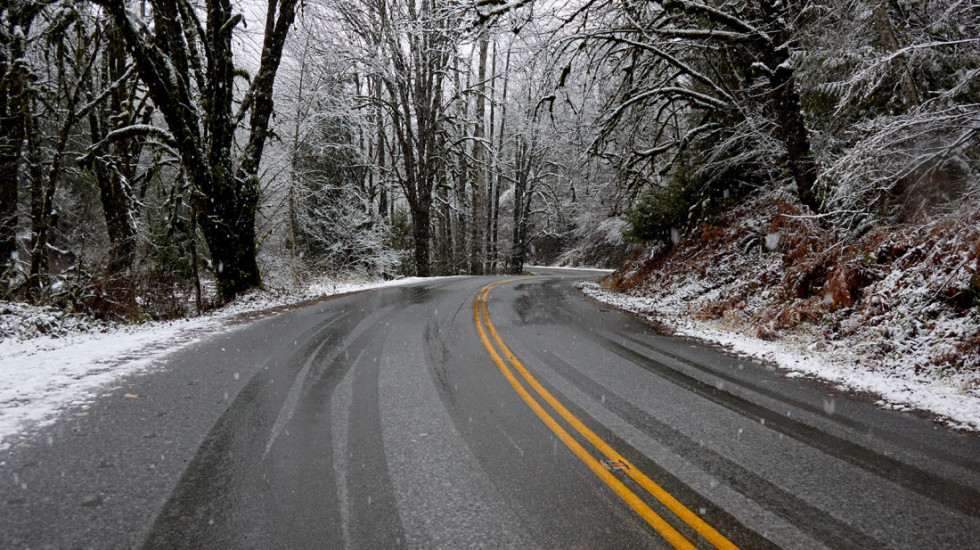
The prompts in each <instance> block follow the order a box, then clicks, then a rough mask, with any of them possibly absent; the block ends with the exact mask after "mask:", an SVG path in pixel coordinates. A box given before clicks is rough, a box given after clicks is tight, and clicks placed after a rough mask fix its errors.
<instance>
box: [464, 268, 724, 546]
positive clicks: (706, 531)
mask: <svg viewBox="0 0 980 550" xmlns="http://www.w3.org/2000/svg"><path fill="white" fill-rule="evenodd" d="M514 280H516V279H507V280H504V281H498V282H496V283H492V284H489V285H487V286H485V287H483V288H482V289H481V290H480V292H478V293H477V296H476V298H475V299H474V300H473V322H474V324H475V325H476V328H477V331H478V332H479V334H480V338H481V339H482V340H483V345H484V347H485V348H486V349H487V351H488V352H489V353H490V356H491V357H492V358H493V359H494V362H495V363H497V367H498V368H499V369H500V370H501V372H503V373H504V376H505V377H507V379H508V381H510V383H511V385H512V386H514V388H515V390H517V392H518V393H519V394H521V397H522V398H524V401H525V402H527V403H528V405H530V406H531V408H532V409H535V412H536V413H538V416H539V417H541V419H542V420H543V421H544V422H545V424H548V426H549V428H551V429H552V431H554V432H555V433H556V434H557V435H558V436H559V438H561V439H562V441H563V442H565V444H566V445H568V446H569V447H570V448H572V450H573V451H574V452H575V454H576V455H578V456H579V458H580V459H581V460H582V461H583V462H585V463H586V464H587V465H589V467H590V468H591V469H592V470H593V471H594V472H596V475H598V476H599V477H600V478H602V479H603V481H606V483H607V484H609V485H610V487H612V488H613V490H615V491H616V493H617V494H619V496H620V497H622V498H623V500H625V501H626V502H627V503H629V504H630V506H631V507H632V508H633V509H634V510H636V512H637V513H639V514H640V515H641V516H642V517H643V518H644V519H645V520H646V521H647V522H648V523H649V524H650V525H651V526H652V527H653V528H654V529H656V530H657V532H659V533H660V534H661V535H662V536H663V537H664V538H665V539H667V541H668V542H670V543H671V544H673V545H674V546H675V547H676V548H693V546H691V545H690V543H689V542H688V541H687V540H685V539H684V538H683V537H682V536H681V535H680V533H678V532H677V531H676V530H674V529H673V527H671V526H670V525H669V524H667V523H666V522H665V521H664V520H663V519H662V518H661V517H660V516H658V515H657V514H656V513H655V512H654V511H653V510H651V509H650V508H649V507H648V506H646V504H644V503H643V502H642V501H641V500H639V498H638V497H637V496H636V495H635V494H633V492H632V491H630V490H629V489H628V488H627V487H626V486H625V485H622V483H620V482H619V480H618V479H616V478H615V477H614V476H612V474H610V473H609V471H608V470H607V469H606V468H605V467H603V466H602V465H601V464H599V463H598V461H596V460H595V459H594V458H593V457H592V456H591V455H589V454H588V452H587V451H585V449H584V448H582V447H581V446H580V445H579V444H578V442H577V441H575V440H574V439H571V443H569V442H568V441H565V439H564V438H563V437H562V435H561V433H559V432H558V431H556V428H557V430H561V432H562V433H564V434H565V435H566V436H567V437H569V438H571V436H570V435H569V434H568V433H567V432H566V431H565V430H564V429H563V428H561V426H560V425H558V424H557V422H556V421H555V420H554V419H553V418H552V417H551V416H550V415H549V414H548V413H547V412H546V411H545V410H544V408H543V407H541V405H540V404H538V403H537V401H536V400H535V399H534V397H533V396H531V395H530V394H529V393H528V392H527V390H525V389H524V387H523V385H522V384H521V383H520V381H518V380H517V378H516V377H514V375H513V373H511V371H510V369H509V368H507V366H506V365H505V364H503V360H502V359H501V358H500V355H499V354H497V351H496V350H495V349H494V348H493V345H492V344H490V341H489V339H488V338H487V337H486V332H485V331H484V328H483V326H482V324H481V323H480V321H481V319H480V317H481V315H480V314H482V321H483V323H485V324H486V327H487V330H488V331H489V332H490V335H491V336H492V338H493V341H494V342H495V343H496V344H497V347H499V348H500V350H501V351H502V352H503V354H504V355H505V356H506V357H507V360H508V361H509V362H510V364H511V365H512V366H513V367H514V369H516V370H517V371H518V372H519V373H520V374H521V376H522V377H523V378H524V380H526V381H527V383H528V384H529V385H530V386H531V387H532V388H533V389H534V391H535V392H536V393H537V394H538V395H539V396H541V397H542V398H543V399H544V400H545V401H546V402H547V403H548V404H549V405H551V407H552V408H553V409H554V410H555V412H557V413H558V414H559V415H560V416H561V417H562V418H564V419H565V421H566V422H568V423H569V424H570V425H571V426H572V427H573V428H575V430H576V431H578V432H579V433H580V434H581V435H582V436H583V437H584V438H585V439H586V440H588V441H589V442H590V443H591V444H592V445H593V446H595V448H596V449H598V450H599V451H600V452H602V454H604V455H606V457H607V458H608V459H609V460H610V461H612V462H614V463H617V464H619V465H621V466H624V470H625V472H626V473H627V475H629V476H630V477H631V478H632V479H633V480H634V481H635V482H636V483H637V484H639V485H640V486H641V487H643V488H644V489H645V490H646V491H647V492H649V493H650V494H651V495H653V497H654V498H656V499H657V500H659V501H660V502H661V503H663V504H664V505H665V506H666V507H667V508H668V509H669V510H670V511H671V512H673V513H674V514H675V515H677V517H679V518H680V519H681V520H682V521H684V522H685V523H686V524H687V525H689V526H690V527H691V528H693V529H694V530H695V531H697V532H698V533H699V534H700V535H701V536H702V537H704V538H705V540H707V541H708V542H710V543H711V544H712V545H714V546H715V547H716V548H719V549H724V550H737V547H736V546H735V545H734V544H732V543H731V542H730V541H729V540H728V539H726V538H725V537H724V536H722V535H721V534H720V533H718V531H716V530H715V529H714V528H713V527H711V526H710V525H708V524H707V523H706V522H705V521H704V520H702V519H701V518H700V517H699V516H698V515H697V514H695V513H694V512H691V511H690V510H689V509H688V508H687V507H686V506H684V505H683V504H681V503H680V502H679V501H678V500H677V499H675V498H674V497H673V495H671V494H670V493H668V492H667V491H665V490H664V489H663V488H662V487H660V486H659V485H657V484H656V483H655V482H654V481H653V480H651V479H650V478H649V477H647V476H646V475H645V474H644V473H643V472H641V471H640V470H639V469H637V468H636V467H635V466H633V464H631V463H630V462H629V461H628V460H626V458H624V457H623V456H622V455H620V454H619V453H618V452H616V450H615V449H613V448H612V447H611V446H609V444H607V443H606V442H605V441H603V440H602V439H601V438H600V437H599V436H598V435H596V434H595V433H594V432H593V431H592V430H590V429H589V428H588V427H587V426H585V424H583V423H582V422H581V421H580V420H579V419H578V418H577V417H576V416H575V415H573V414H572V413H571V412H570V411H569V410H568V409H566V408H565V406H564V405H562V404H561V402H559V401H558V400H557V399H556V398H555V397H554V396H553V395H552V394H551V392H549V391H548V390H547V389H545V388H544V387H543V386H542V385H541V384H540V383H539V382H538V381H537V379H535V378H534V377H533V376H532V375H531V373H530V372H528V370H527V369H526V368H525V367H524V365H523V364H522V363H521V362H520V361H519V360H518V359H517V357H516V356H515V355H514V354H513V352H511V350H510V348H508V347H507V345H506V344H504V342H503V340H502V339H501V338H500V335H499V334H498V333H497V330H496V329H495V328H494V326H493V323H492V322H491V321H490V315H489V312H488V310H487V304H486V301H487V296H488V295H489V293H490V290H492V289H493V288H494V287H495V286H497V285H501V284H503V283H506V282H510V281H514ZM525 394H526V395H527V397H525ZM532 403H533V404H532ZM535 407H538V408H540V409H541V412H538V410H537V409H536V408H535ZM542 414H543V415H544V416H542ZM545 417H547V419H548V420H546V419H545ZM549 420H550V422H551V423H554V427H552V425H551V424H550V423H549ZM573 445H575V446H578V448H579V449H581V450H582V453H584V454H585V457H587V458H588V460H587V459H586V458H584V457H583V456H582V455H579V452H578V451H577V450H576V449H575V447H573ZM589 461H591V462H592V463H595V465H596V467H598V468H599V469H601V471H602V472H603V473H604V474H605V475H606V476H608V477H609V478H611V479H612V480H614V481H615V482H616V483H617V484H619V485H620V486H621V487H622V491H625V493H626V494H627V495H624V493H623V492H621V491H620V490H619V489H617V487H615V486H614V485H612V484H611V483H610V482H609V481H607V479H606V477H605V476H604V475H602V474H600V473H599V472H598V471H596V469H595V468H593V467H592V464H591V463H590V462H589ZM631 499H636V501H638V503H639V505H640V506H642V509H641V508H638V507H637V506H634V504H633V502H632V501H631ZM658 525H662V526H666V528H667V529H669V531H666V532H665V531H661V529H660V528H659V527H658ZM668 535H670V536H668ZM675 536H676V538H674V537H675ZM678 539H679V540H678ZM679 544H680V546H679Z"/></svg>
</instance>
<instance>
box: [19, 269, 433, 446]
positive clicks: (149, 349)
mask: <svg viewBox="0 0 980 550" xmlns="http://www.w3.org/2000/svg"><path fill="white" fill-rule="evenodd" d="M421 280H423V279H420V278H406V279H398V280H394V281H370V282H363V283H343V282H334V281H321V282H318V283H315V284H313V285H310V286H309V287H308V288H307V289H305V290H304V291H303V292H299V293H287V292H279V293H275V292H256V293H253V294H250V295H248V296H245V297H242V298H240V299H239V300H237V301H236V302H235V303H233V304H230V305H228V306H226V307H224V308H222V309H220V310H218V311H216V312H213V313H211V314H208V315H205V316H202V317H197V318H192V319H181V320H176V321H167V322H149V323H144V324H141V325H113V324H105V323H98V322H91V321H88V320H87V319H85V318H82V317H78V316H72V315H67V314H62V313H58V312H55V311H53V310H50V309H44V308H32V307H29V306H24V305H21V304H13V303H0V450H2V449H4V448H6V447H7V446H9V440H10V439H11V437H12V436H14V435H16V434H20V433H23V432H26V431H29V430H34V429H37V428H40V427H42V426H44V425H46V424H48V423H50V422H52V421H53V420H54V419H55V415H56V413H57V412H58V411H59V410H60V409H63V408H65V407H68V406H73V405H82V406H84V404H85V403H87V402H90V401H92V400H93V399H95V398H96V397H97V396H98V395H99V394H100V393H102V392H103V391H105V389H106V388H108V387H111V384H113V382H115V381H116V380H118V379H120V378H122V377H124V376H127V375H130V374H134V373H137V372H141V371H146V370H149V369H152V368H153V367H154V365H156V364H158V363H159V361H160V359H162V358H163V357H165V356H166V355H167V354H170V353H172V352H174V351H177V350H179V349H181V348H184V347H186V346H188V345H190V344H192V343H194V342H197V341H199V340H201V339H204V338H206V337H208V336H209V335H212V334H215V333H218V332H223V331H228V330H234V329H236V328H238V327H241V326H244V325H242V323H241V319H242V314H246V313H254V312H261V311H264V310H268V309H270V308H274V307H282V306H289V305H291V304H297V303H300V302H305V301H309V300H313V299H317V298H324V297H328V296H333V295H338V294H345V293H350V292H357V291H361V290H368V289H372V288H380V287H385V286H397V285H404V284H409V283H413V282H418V281H421ZM426 280H431V279H426ZM39 332H43V333H44V334H39Z"/></svg>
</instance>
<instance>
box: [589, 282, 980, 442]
mask: <svg viewBox="0 0 980 550" xmlns="http://www.w3.org/2000/svg"><path fill="white" fill-rule="evenodd" d="M578 287H579V288H580V289H581V290H582V291H583V292H585V293H586V294H587V295H588V296H591V297H593V298H595V299H597V300H599V301H601V302H604V303H607V304H609V305H611V306H613V307H616V308H619V309H622V310H625V311H629V312H632V313H636V314H638V315H641V316H643V317H645V318H648V319H650V320H652V321H656V322H658V323H662V324H664V325H666V326H668V327H670V328H672V329H673V330H675V331H676V332H677V333H678V334H682V335H685V336H691V337H694V338H700V339H702V340H707V341H710V342H715V343H718V344H721V345H723V346H726V347H729V348H730V349H732V350H733V351H735V352H736V353H741V354H745V355H748V356H751V357H755V358H758V359H762V360H766V361H771V362H773V363H775V364H777V365H778V366H779V367H781V368H783V369H786V370H787V371H790V372H789V374H788V375H789V376H812V377H815V378H820V379H823V380H826V381H829V382H832V383H834V384H837V385H839V386H840V387H843V388H845V389H848V390H853V391H862V392H869V393H872V394H875V395H877V396H879V398H880V399H879V401H878V402H877V404H878V405H880V406H883V407H887V408H891V409H896V410H913V409H917V410H924V411H928V412H931V413H934V414H936V415H938V416H939V417H940V418H941V419H942V420H943V421H944V422H945V423H946V424H947V425H948V426H950V427H952V428H956V429H961V430H969V431H980V396H978V395H976V394H975V393H974V392H970V391H968V390H967V388H968V386H969V384H970V383H971V380H972V378H971V377H970V373H968V372H965V373H961V374H960V375H952V376H949V377H945V378H936V377H934V376H929V375H928V374H926V373H925V372H921V373H918V374H916V372H915V371H916V369H913V368H907V369H889V370H876V369H875V368H874V366H873V365H869V364H868V362H867V361H865V362H862V361H861V360H860V357H859V356H857V355H856V354H853V353H848V352H846V351H842V350H841V349H834V350H832V351H818V350H817V349H816V347H817V344H815V343H813V342H807V341H794V340H789V339H784V340H777V341H767V340H762V339H760V338H755V337H751V336H747V335H745V334H741V333H737V332H733V331H731V330H726V329H725V327H724V326H723V324H722V321H701V320H698V319H694V318H692V317H691V316H689V315H684V314H683V313H682V312H681V311H680V309H679V308H678V307H677V304H675V303H669V299H667V300H657V299H654V298H649V297H643V296H632V295H628V294H623V293H619V292H613V291H610V290H607V289H604V288H602V287H601V286H599V285H598V284H596V283H592V282H586V283H580V284H579V285H578Z"/></svg>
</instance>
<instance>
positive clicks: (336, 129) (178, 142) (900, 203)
mask: <svg viewBox="0 0 980 550" xmlns="http://www.w3.org/2000/svg"><path fill="white" fill-rule="evenodd" d="M0 13H2V16H0V164H2V168H0V299H3V300H7V301H19V302H28V303H32V304H42V305H51V306H55V307H58V308H62V309H65V310H70V311H77V312H86V313H90V314H92V315H95V316H97V317H102V318H108V319H113V320H127V321H136V320H140V319H149V318H154V319H158V318H172V317H180V316H186V315H191V314H195V313H198V312H200V311H202V310H207V309H209V308H213V307H215V306H217V305H221V304H223V303H226V302H228V301H231V300H233V299H235V297H236V296H239V295H241V294H242V293H245V292H248V291H251V290H253V289H257V288H262V287H264V286H268V285H275V284H285V283H284V282H283V281H297V280H300V281H302V280H304V279H305V278H309V277H312V276H314V275H315V274H324V273H326V274H332V275H337V276H340V275H344V274H351V273H357V274H362V275H365V276H370V277H384V278H393V277H398V276H402V275H418V276H432V275H456V274H491V273H521V272H522V270H523V268H524V266H525V264H528V263H564V264H569V265H578V264H582V265H601V266H608V267H619V266H620V265H622V264H623V262H625V261H627V260H628V259H630V258H631V257H632V260H631V261H634V262H636V261H641V260H638V258H639V256H637V255H638V254H646V252H637V250H641V251H649V250H651V248H650V247H653V248H652V249H653V250H663V249H664V248H665V247H667V248H669V247H671V246H674V245H678V243H680V242H682V241H684V240H685V239H692V238H695V237H697V238H701V239H702V240H703V238H704V237H703V236H704V235H705V234H706V231H707V229H709V228H710V227H713V226H715V225H717V224H718V223H719V222H718V220H722V219H725V217H726V216H733V215H735V213H738V212H743V211H744V210H745V208H746V204H757V203H752V202H751V201H759V200H760V197H765V200H767V201H770V202H767V203H766V204H767V205H769V206H772V208H777V207H778V210H779V216H781V218H780V219H782V220H783V221H782V222H781V225H779V227H775V228H769V229H760V234H759V239H756V241H755V244H754V245H753V242H751V241H749V242H743V240H741V239H742V236H738V235H735V236H732V237H731V238H732V239H733V241H734V242H735V246H734V249H735V250H736V251H740V252H741V253H744V254H748V253H749V252H751V249H752V248H753V246H755V247H756V248H759V246H760V245H759V243H761V242H764V241H765V242H766V244H767V245H769V246H768V248H770V249H775V248H776V247H777V244H778V243H773V242H768V241H770V240H772V237H771V236H770V235H773V234H776V233H775V232H776V231H777V230H778V229H780V228H790V227H791V226H792V227H795V228H796V229H795V230H794V232H793V233H792V235H793V237H792V239H788V238H787V237H784V243H789V242H792V243H793V244H792V246H793V247H794V249H793V250H792V251H787V253H788V254H791V255H792V254H796V255H797V256H796V257H794V258H792V260H793V261H795V260H800V259H801V258H803V257H804V256H806V255H807V254H810V253H812V254H818V255H820V258H822V259H819V260H814V261H813V262H810V264H807V265H808V268H807V269H805V270H804V269H802V268H800V269H797V270H796V271H793V269H792V268H793V267H794V266H793V265H790V266H789V271H793V272H792V273H789V274H780V276H781V277H783V279H782V284H783V286H784V287H785V286H790V287H793V289H795V290H792V293H795V294H796V295H797V297H799V298H806V297H808V296H809V295H811V294H814V293H817V292H819V291H818V290H814V289H813V288H810V287H814V286H820V285H823V286H826V284H825V281H831V280H832V279H833V276H832V275H828V273H829V271H832V270H833V268H834V267H835V266H843V265H844V264H845V263H846V264H847V265H853V266H856V267H855V268H854V269H852V270H850V271H847V270H842V269H838V270H837V273H844V275H841V277H844V278H845V279H847V277H850V279H847V280H844V279H842V280H841V281H838V286H839V287H841V288H842V290H840V289H838V290H840V291H841V292H843V294H842V295H841V296H836V295H835V296H832V300H833V301H834V303H835V304H836V303H844V302H848V300H853V299H855V298H856V297H857V296H858V294H859V292H860V290H861V288H863V287H865V286H867V285H868V284H870V282H871V281H870V279H869V280H864V279H862V277H863V275H862V274H866V273H869V272H871V271H873V270H870V269H864V268H862V267H861V266H862V265H865V266H866V265H867V264H868V262H870V263H871V264H874V263H875V262H877V263H881V262H882V261H884V260H882V259H881V257H880V256H881V254H884V255H885V256H887V258H886V260H888V261H892V260H894V259H895V258H900V257H902V255H903V254H905V252H906V251H907V250H908V248H909V247H906V248H905V249H902V250H901V251H898V250H891V249H889V250H890V251H889V250H884V251H882V250H879V249H881V246H879V245H880V242H879V243H878V244H876V245H875V246H878V248H874V247H872V249H870V252H865V251H864V249H863V248H861V247H860V246H857V243H858V242H859V241H860V240H861V239H863V238H866V237H867V235H869V234H871V233H872V232H874V231H875V230H876V229H877V230H880V228H882V227H908V225H907V224H919V225H920V226H921V225H922V224H928V223H932V222H933V221H934V220H936V219H938V218H937V217H942V219H943V220H947V227H946V230H948V231H953V232H954V233H955V232H961V231H966V230H969V231H971V233H969V234H970V235H973V236H972V237H969V238H968V239H967V242H965V244H964V245H963V247H961V249H956V250H952V251H950V252H949V255H950V256H951V257H953V258H954V259H953V260H951V261H953V263H954V264H957V265H959V269H960V272H963V271H964V269H968V270H971V271H970V272H971V273H973V275H972V277H969V276H968V277H967V278H966V281H967V282H966V283H964V284H963V285H959V280H958V279H957V284H955V285H949V284H945V285H943V288H941V289H940V290H938V291H937V293H945V294H943V296H946V298H948V300H949V301H950V302H951V303H952V304H954V305H955V306H956V307H959V308H972V307H973V306H974V305H976V304H978V303H980V276H977V275H976V272H977V271H976V267H973V264H972V263H970V262H977V261H978V260H977V257H978V255H980V240H978V238H977V236H976V235H975V233H976V230H975V224H976V223H977V219H976V216H975V213H976V212H977V211H978V208H977V207H978V205H980V38H978V37H980V6H978V5H977V4H976V3H975V2H971V1H969V0H759V1H744V0H649V1H640V0H619V1H613V0H582V1H574V2H555V1H543V0H511V1H507V0H303V1H297V0H265V1H259V0H234V1H233V0H92V1H78V0H5V2H4V3H3V5H2V7H0ZM777 203H778V204H777ZM750 210H751V208H750ZM739 216H741V214H739ZM903 224H905V225H903ZM787 231H788V229H787ZM760 239H761V240H760ZM776 239H778V237H776ZM709 240H710V239H709ZM691 242H693V241H691ZM910 246H912V247H914V245H910ZM848 250H852V251H856V252H854V253H853V254H851V255H850V256H846V258H844V256H842V255H841V254H844V252H845V251H848ZM835 254H836V255H835ZM861 254H865V255H868V254H870V256H869V257H870V259H868V258H866V257H864V256H862V255H861ZM876 254H877V256H876ZM631 255H632V256H631ZM923 257H925V256H923ZM644 258H646V256H644ZM828 258H830V259H828ZM845 259H846V261H845ZM960 259H962V264H960ZM643 261H645V260H643ZM786 261H787V262H789V263H792V262H791V261H790V260H786ZM862 261H863V262H865V263H864V264H862V263H861V262H862ZM641 263H642V261H641ZM798 263H799V265H802V263H800V262H798ZM794 265H796V264H794ZM651 269H652V268H651ZM646 273H647V274H648V273H649V269H648V270H647V272H646ZM818 279H819V281H818ZM818 283H819V285H818ZM947 283H949V280H947ZM957 285H959V286H957ZM838 290H834V292H838ZM845 295H847V296H850V298H847V296H845ZM822 296H823V295H821V296H820V298H821V299H822ZM847 305H850V303H847Z"/></svg>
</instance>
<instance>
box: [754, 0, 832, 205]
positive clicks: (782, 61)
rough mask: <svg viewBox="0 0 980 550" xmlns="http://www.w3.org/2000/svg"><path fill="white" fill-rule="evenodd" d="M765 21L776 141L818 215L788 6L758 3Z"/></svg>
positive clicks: (814, 174)
mask: <svg viewBox="0 0 980 550" xmlns="http://www.w3.org/2000/svg"><path fill="white" fill-rule="evenodd" d="M759 8H760V13H761V15H762V21H763V23H765V24H766V27H767V28H768V29H769V31H768V36H769V37H770V41H769V42H768V43H766V44H761V45H760V46H759V49H760V54H761V56H762V59H763V61H764V62H765V65H766V66H767V67H769V69H770V71H771V74H770V76H769V85H770V93H769V96H770V100H771V103H772V105H773V107H774V109H775V114H776V124H777V126H778V128H777V131H776V133H777V137H778V138H779V139H780V140H781V141H782V142H783V144H784V145H785V146H786V152H787V155H788V161H789V167H790V171H791V172H792V174H793V179H794V181H795V182H796V192H797V196H798V197H799V199H800V202H801V203H803V205H805V206H806V207H807V208H809V209H810V211H811V212H813V213H815V214H816V213H819V212H820V209H821V205H820V200H819V199H818V198H817V194H816V185H817V164H816V162H815V161H814V159H813V153H812V151H811V150H810V138H809V133H808V131H807V129H806V123H805V121H804V119H803V112H802V105H801V102H800V95H799V93H798V92H797V91H796V84H795V79H794V70H793V65H792V61H791V60H790V56H789V54H790V51H789V44H790V40H791V36H790V31H789V29H788V28H787V27H786V21H788V20H790V19H791V16H792V15H793V14H789V13H787V11H788V8H787V7H786V4H784V3H781V2H779V1H778V0H764V1H762V2H760V3H759Z"/></svg>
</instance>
